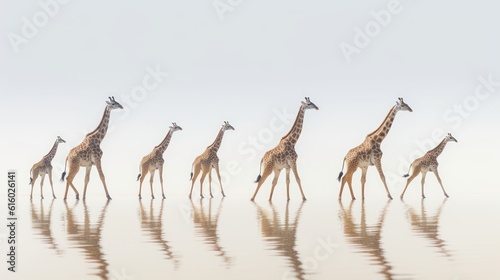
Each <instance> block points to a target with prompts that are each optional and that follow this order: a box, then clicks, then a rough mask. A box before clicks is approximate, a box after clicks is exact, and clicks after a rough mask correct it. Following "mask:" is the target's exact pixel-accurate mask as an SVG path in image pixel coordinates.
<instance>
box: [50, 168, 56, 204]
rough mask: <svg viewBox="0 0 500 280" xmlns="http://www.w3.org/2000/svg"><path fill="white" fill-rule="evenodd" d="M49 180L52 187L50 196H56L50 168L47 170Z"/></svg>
mask: <svg viewBox="0 0 500 280" xmlns="http://www.w3.org/2000/svg"><path fill="white" fill-rule="evenodd" d="M49 182H50V188H51V189H52V198H54V199H55V198H56V195H55V194H54V184H53V183H52V168H51V169H50V170H49Z"/></svg>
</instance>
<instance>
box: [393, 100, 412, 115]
mask: <svg viewBox="0 0 500 280" xmlns="http://www.w3.org/2000/svg"><path fill="white" fill-rule="evenodd" d="M396 110H398V111H409V112H413V110H412V109H411V108H410V106H408V104H406V103H404V101H403V98H401V97H399V98H398V101H396Z"/></svg>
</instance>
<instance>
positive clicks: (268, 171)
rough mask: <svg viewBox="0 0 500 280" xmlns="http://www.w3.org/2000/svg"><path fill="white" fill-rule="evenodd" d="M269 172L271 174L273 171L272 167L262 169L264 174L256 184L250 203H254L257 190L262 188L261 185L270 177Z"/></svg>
mask: <svg viewBox="0 0 500 280" xmlns="http://www.w3.org/2000/svg"><path fill="white" fill-rule="evenodd" d="M271 172H273V169H272V167H270V166H269V167H267V166H266V167H265V168H264V172H262V176H261V177H260V180H259V182H258V184H257V188H256V189H255V193H254V194H253V196H252V198H250V201H254V199H255V196H257V193H258V192H259V189H260V187H261V186H262V184H263V183H264V181H266V179H267V177H269V175H271Z"/></svg>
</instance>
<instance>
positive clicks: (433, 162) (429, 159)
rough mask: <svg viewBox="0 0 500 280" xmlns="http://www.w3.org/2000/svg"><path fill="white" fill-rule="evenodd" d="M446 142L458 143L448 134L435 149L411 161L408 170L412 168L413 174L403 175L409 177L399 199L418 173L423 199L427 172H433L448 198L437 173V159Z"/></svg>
mask: <svg viewBox="0 0 500 280" xmlns="http://www.w3.org/2000/svg"><path fill="white" fill-rule="evenodd" d="M448 142H458V141H457V139H455V138H454V137H453V136H451V134H450V133H448V135H446V136H445V137H444V139H443V141H441V143H439V145H437V146H436V148H434V149H432V150H430V151H428V152H427V153H425V155H423V156H422V157H420V158H417V159H416V160H414V161H413V163H412V164H410V169H411V168H412V166H413V169H412V170H413V172H412V174H411V176H410V174H409V172H408V174H405V175H404V176H403V177H405V178H406V177H409V178H408V180H407V181H406V186H405V189H404V190H403V193H402V194H401V199H403V196H404V194H405V192H406V188H408V185H409V184H410V183H411V181H412V180H413V179H415V177H417V176H418V174H419V173H422V198H425V195H424V184H425V175H426V174H427V172H434V175H436V178H437V180H438V182H439V185H441V189H442V190H443V193H444V196H446V197H448V194H447V193H446V191H445V190H444V187H443V183H442V182H441V178H440V177H439V172H438V165H439V164H438V162H437V157H438V156H439V155H440V154H441V153H442V152H443V150H444V147H445V146H446V143H448Z"/></svg>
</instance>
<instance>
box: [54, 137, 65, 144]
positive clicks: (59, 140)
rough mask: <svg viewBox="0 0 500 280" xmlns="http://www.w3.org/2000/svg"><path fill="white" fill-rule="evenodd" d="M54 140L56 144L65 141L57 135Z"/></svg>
mask: <svg viewBox="0 0 500 280" xmlns="http://www.w3.org/2000/svg"><path fill="white" fill-rule="evenodd" d="M56 142H57V144H59V143H66V141H64V139H62V138H61V137H59V136H57V138H56Z"/></svg>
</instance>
